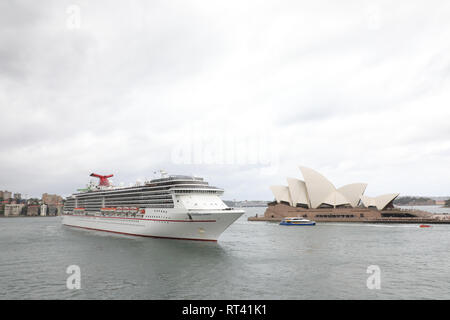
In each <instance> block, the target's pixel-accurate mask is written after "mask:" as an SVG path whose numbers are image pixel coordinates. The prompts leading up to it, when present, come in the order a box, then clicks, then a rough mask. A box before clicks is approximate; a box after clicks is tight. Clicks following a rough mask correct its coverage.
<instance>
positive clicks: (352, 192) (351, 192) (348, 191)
mask: <svg viewBox="0 0 450 320" xmlns="http://www.w3.org/2000/svg"><path fill="white" fill-rule="evenodd" d="M366 188H367V183H352V184H347V185H345V186H342V187H340V188H339V189H337V190H338V191H339V192H340V193H341V194H342V195H343V196H344V197H345V198H346V199H347V200H348V201H349V202H350V205H351V206H352V207H353V208H355V207H357V206H358V203H359V200H360V199H361V196H362V195H363V194H364V191H366Z"/></svg>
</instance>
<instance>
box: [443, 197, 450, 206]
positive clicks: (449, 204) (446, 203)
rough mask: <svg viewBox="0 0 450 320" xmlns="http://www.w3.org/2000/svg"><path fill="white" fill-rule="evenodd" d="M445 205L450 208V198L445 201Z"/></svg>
mask: <svg viewBox="0 0 450 320" xmlns="http://www.w3.org/2000/svg"><path fill="white" fill-rule="evenodd" d="M444 207H449V208H450V199H447V200H446V201H445V204H444Z"/></svg>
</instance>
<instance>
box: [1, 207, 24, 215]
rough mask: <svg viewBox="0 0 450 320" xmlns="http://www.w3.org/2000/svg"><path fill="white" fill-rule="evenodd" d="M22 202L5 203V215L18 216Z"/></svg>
mask: <svg viewBox="0 0 450 320" xmlns="http://www.w3.org/2000/svg"><path fill="white" fill-rule="evenodd" d="M23 206H24V205H23V204H5V210H4V214H5V217H9V216H19V215H20V214H21V213H22V209H23Z"/></svg>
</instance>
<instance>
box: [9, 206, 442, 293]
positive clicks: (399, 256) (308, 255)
mask: <svg viewBox="0 0 450 320" xmlns="http://www.w3.org/2000/svg"><path fill="white" fill-rule="evenodd" d="M418 208H419V207H418ZM421 209H423V208H421ZM245 210H246V211H247V213H246V214H245V215H244V216H242V217H241V218H240V219H239V220H237V221H236V222H235V223H234V224H233V225H232V226H231V227H230V228H229V229H228V230H226V231H225V233H224V234H223V235H222V236H221V238H220V239H219V241H218V242H217V243H209V242H196V241H180V240H164V239H152V238H140V237H128V236H122V235H115V234H110V233H105V232H99V231H87V230H80V229H71V228H70V227H64V226H62V225H61V221H60V219H61V217H29V218H25V217H24V218H3V219H0V242H1V247H2V248H1V251H0V299H450V276H449V274H450V250H449V242H450V226H449V225H433V226H432V227H431V228H419V226H418V225H410V224H391V225H377V224H359V223H347V224H346V223H319V224H317V225H316V226H314V227H286V226H280V225H278V224H277V223H271V222H249V221H247V217H249V216H254V215H255V214H259V215H262V214H263V213H264V210H265V208H245ZM70 265H77V266H79V267H80V271H81V289H78V290H77V289H73V290H69V289H68V288H67V287H66V280H67V278H68V277H69V274H67V273H66V269H67V267H68V266H70ZM374 265H375V266H378V267H379V269H380V284H381V287H380V289H369V288H368V286H367V279H368V278H369V277H370V276H371V274H369V273H367V269H368V267H369V266H374Z"/></svg>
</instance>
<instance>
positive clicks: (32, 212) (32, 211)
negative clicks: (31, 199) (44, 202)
mask: <svg viewBox="0 0 450 320" xmlns="http://www.w3.org/2000/svg"><path fill="white" fill-rule="evenodd" d="M39 207H40V206H39V205H38V204H31V205H28V206H27V216H37V215H39Z"/></svg>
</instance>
